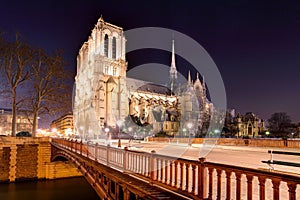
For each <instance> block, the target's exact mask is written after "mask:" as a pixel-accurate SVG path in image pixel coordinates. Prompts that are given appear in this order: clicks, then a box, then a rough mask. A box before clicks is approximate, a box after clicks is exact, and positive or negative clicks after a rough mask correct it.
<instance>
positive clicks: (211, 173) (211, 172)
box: [207, 167, 214, 199]
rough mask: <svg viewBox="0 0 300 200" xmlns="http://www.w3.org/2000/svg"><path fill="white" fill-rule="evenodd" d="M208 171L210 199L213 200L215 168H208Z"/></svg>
mask: <svg viewBox="0 0 300 200" xmlns="http://www.w3.org/2000/svg"><path fill="white" fill-rule="evenodd" d="M207 171H208V181H209V183H208V199H212V193H213V176H212V175H213V171H214V169H213V168H209V167H208V168H207Z"/></svg>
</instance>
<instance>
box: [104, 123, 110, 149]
mask: <svg viewBox="0 0 300 200" xmlns="http://www.w3.org/2000/svg"><path fill="white" fill-rule="evenodd" d="M104 131H105V133H106V137H107V140H108V144H107V145H110V144H109V142H110V140H109V135H108V134H109V133H108V132H109V128H107V127H106V128H105V129H104Z"/></svg>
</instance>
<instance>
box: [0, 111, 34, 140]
mask: <svg viewBox="0 0 300 200" xmlns="http://www.w3.org/2000/svg"><path fill="white" fill-rule="evenodd" d="M32 120H33V117H32V116H29V117H28V116H27V114H26V112H25V111H18V113H17V121H16V133H18V132H20V131H28V132H30V133H31V131H32V123H31V122H32ZM11 126H12V111H11V109H4V108H0V135H11Z"/></svg>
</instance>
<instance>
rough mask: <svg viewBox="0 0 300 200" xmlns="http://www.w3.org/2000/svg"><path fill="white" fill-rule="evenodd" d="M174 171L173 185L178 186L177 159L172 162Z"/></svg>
mask: <svg viewBox="0 0 300 200" xmlns="http://www.w3.org/2000/svg"><path fill="white" fill-rule="evenodd" d="M174 171H175V176H174V186H175V188H178V161H177V160H175V162H174Z"/></svg>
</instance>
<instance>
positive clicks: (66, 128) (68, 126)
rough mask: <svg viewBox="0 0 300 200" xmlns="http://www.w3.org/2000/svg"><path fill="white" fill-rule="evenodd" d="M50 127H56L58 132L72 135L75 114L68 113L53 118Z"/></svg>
mask: <svg viewBox="0 0 300 200" xmlns="http://www.w3.org/2000/svg"><path fill="white" fill-rule="evenodd" d="M50 129H51V130H53V129H55V130H56V132H58V133H60V134H63V135H70V134H72V133H74V126H73V114H72V113H67V114H65V115H63V116H61V117H59V118H58V119H56V120H53V121H52V122H51V124H50Z"/></svg>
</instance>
